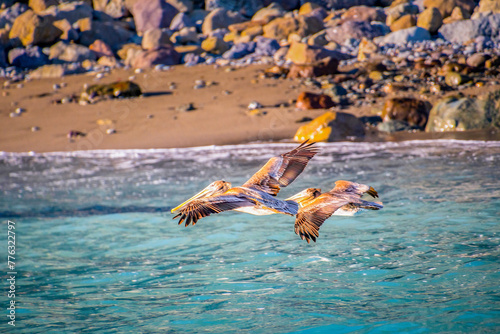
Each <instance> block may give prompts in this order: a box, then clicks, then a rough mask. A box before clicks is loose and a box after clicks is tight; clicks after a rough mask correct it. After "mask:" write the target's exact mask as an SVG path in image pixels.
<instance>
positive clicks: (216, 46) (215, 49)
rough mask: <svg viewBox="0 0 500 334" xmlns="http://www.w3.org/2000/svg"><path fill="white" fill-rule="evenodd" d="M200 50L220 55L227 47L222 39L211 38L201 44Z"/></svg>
mask: <svg viewBox="0 0 500 334" xmlns="http://www.w3.org/2000/svg"><path fill="white" fill-rule="evenodd" d="M201 48H202V49H203V50H205V51H206V52H210V53H214V54H219V55H221V54H223V53H224V52H226V51H228V50H229V45H228V43H226V42H224V40H223V39H222V38H220V37H216V36H212V37H208V38H206V39H205V40H204V41H203V42H201Z"/></svg>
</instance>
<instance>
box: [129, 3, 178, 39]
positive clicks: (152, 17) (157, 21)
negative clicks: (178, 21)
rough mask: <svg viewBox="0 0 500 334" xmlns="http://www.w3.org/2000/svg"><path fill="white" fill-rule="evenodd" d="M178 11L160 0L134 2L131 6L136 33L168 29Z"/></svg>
mask: <svg viewBox="0 0 500 334" xmlns="http://www.w3.org/2000/svg"><path fill="white" fill-rule="evenodd" d="M178 12H179V11H178V10H177V9H176V8H175V7H174V6H172V5H171V4H169V3H167V2H165V1H162V0H149V1H136V2H135V3H134V5H133V6H132V16H133V17H134V22H135V27H136V30H137V32H139V33H142V32H144V31H146V30H149V29H154V28H168V27H170V24H171V23H172V20H173V18H174V17H175V15H177V13H178Z"/></svg>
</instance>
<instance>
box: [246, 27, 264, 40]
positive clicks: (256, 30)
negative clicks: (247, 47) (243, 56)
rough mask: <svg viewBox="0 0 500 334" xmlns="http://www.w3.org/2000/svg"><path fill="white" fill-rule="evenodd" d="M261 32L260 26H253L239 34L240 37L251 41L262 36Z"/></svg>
mask: <svg viewBox="0 0 500 334" xmlns="http://www.w3.org/2000/svg"><path fill="white" fill-rule="evenodd" d="M263 32H264V30H262V26H253V27H248V28H246V29H245V30H243V31H242V32H241V36H250V40H252V39H254V38H255V37H257V36H259V35H262V33H263Z"/></svg>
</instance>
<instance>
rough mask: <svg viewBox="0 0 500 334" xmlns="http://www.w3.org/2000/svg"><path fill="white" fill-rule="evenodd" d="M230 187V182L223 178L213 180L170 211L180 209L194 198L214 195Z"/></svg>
mask: <svg viewBox="0 0 500 334" xmlns="http://www.w3.org/2000/svg"><path fill="white" fill-rule="evenodd" d="M230 188H231V183H229V182H226V181H224V180H219V181H214V182H212V183H210V184H209V185H208V186H207V187H206V188H205V189H203V190H202V191H200V192H199V193H197V194H196V195H194V196H193V197H191V198H190V199H188V200H186V201H184V202H182V203H181V204H179V205H178V206H176V207H175V208H173V209H172V210H170V212H172V213H174V212H175V211H178V210H180V209H182V208H183V207H184V206H186V205H187V204H189V203H190V202H192V201H194V200H196V199H200V198H204V197H210V196H214V195H217V194H222V193H225V192H226V191H227V190H229V189H230Z"/></svg>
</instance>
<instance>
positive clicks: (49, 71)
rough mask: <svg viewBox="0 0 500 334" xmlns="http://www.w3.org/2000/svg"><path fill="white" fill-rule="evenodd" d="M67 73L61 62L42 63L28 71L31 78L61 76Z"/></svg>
mask: <svg viewBox="0 0 500 334" xmlns="http://www.w3.org/2000/svg"><path fill="white" fill-rule="evenodd" d="M66 74H67V71H66V67H65V66H64V65H62V64H50V65H44V66H41V67H39V68H37V69H35V70H34V71H33V72H31V73H30V75H29V76H30V78H31V79H46V78H49V79H52V78H61V77H63V76H64V75H66Z"/></svg>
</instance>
